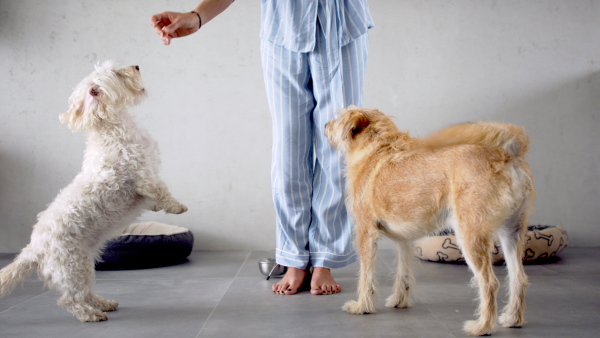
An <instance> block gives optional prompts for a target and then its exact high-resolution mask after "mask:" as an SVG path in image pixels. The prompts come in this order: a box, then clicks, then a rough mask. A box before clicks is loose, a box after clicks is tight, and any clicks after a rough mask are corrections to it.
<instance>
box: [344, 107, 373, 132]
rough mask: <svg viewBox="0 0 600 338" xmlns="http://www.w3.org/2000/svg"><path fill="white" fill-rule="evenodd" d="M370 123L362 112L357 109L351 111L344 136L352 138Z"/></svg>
mask: <svg viewBox="0 0 600 338" xmlns="http://www.w3.org/2000/svg"><path fill="white" fill-rule="evenodd" d="M370 123H371V121H370V120H369V119H368V118H367V117H366V116H365V114H363V113H362V112H360V111H357V110H354V111H351V112H350V115H349V118H348V123H347V124H346V129H345V133H344V136H345V137H346V138H347V139H353V138H355V137H356V136H357V135H358V134H360V133H362V132H363V131H364V130H365V128H366V127H368V126H369V124H370Z"/></svg>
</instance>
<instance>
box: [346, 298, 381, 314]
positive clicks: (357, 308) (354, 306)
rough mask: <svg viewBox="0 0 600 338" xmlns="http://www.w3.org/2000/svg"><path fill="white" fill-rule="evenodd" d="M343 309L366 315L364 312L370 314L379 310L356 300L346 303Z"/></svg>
mask: <svg viewBox="0 0 600 338" xmlns="http://www.w3.org/2000/svg"><path fill="white" fill-rule="evenodd" d="M342 310H344V311H346V312H348V313H351V314H353V315H364V314H370V313H377V310H375V307H373V306H368V305H363V304H361V303H359V302H357V301H355V300H351V301H348V302H346V304H344V306H342Z"/></svg>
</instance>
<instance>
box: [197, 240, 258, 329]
mask: <svg viewBox="0 0 600 338" xmlns="http://www.w3.org/2000/svg"><path fill="white" fill-rule="evenodd" d="M250 255H252V250H250V251H248V254H247V255H246V258H245V259H244V262H243V263H242V265H240V268H239V269H238V271H237V272H236V274H235V276H234V277H233V278H232V279H231V282H230V283H229V286H228V287H227V290H225V292H224V293H223V297H225V295H226V294H227V292H228V291H229V289H231V285H233V282H234V281H235V280H236V279H237V277H238V276H239V274H240V271H242V268H243V267H244V265H246V262H248V259H249V258H250ZM223 297H221V299H219V301H218V302H217V304H215V307H213V309H212V311H210V314H209V315H208V317H206V320H205V321H204V324H202V327H200V330H199V331H198V334H197V335H196V338H198V337H200V334H201V333H202V330H204V327H205V326H206V323H208V321H209V320H210V317H212V315H213V313H214V312H215V310H216V309H217V308H218V307H219V304H221V301H222V300H223Z"/></svg>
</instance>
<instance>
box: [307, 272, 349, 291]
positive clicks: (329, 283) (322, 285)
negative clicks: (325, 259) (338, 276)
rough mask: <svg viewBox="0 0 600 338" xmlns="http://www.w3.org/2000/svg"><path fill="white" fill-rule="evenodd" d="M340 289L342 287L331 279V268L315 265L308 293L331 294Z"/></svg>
mask: <svg viewBox="0 0 600 338" xmlns="http://www.w3.org/2000/svg"><path fill="white" fill-rule="evenodd" d="M340 291H342V287H341V286H340V285H339V284H338V283H337V282H336V281H335V279H333V276H332V275H331V270H329V269H327V268H323V267H318V266H315V267H314V270H313V272H312V279H311V281H310V293H312V294H313V295H332V294H334V293H338V292H340Z"/></svg>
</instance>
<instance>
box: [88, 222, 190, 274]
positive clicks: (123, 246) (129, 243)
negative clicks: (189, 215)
mask: <svg viewBox="0 0 600 338" xmlns="http://www.w3.org/2000/svg"><path fill="white" fill-rule="evenodd" d="M193 246H194V235H193V234H192V232H191V231H190V230H189V229H187V228H183V227H180V226H176V225H169V224H163V223H157V222H145V223H133V224H131V225H129V226H128V227H127V228H126V229H125V230H124V231H123V234H122V235H120V236H119V237H117V238H115V239H113V240H111V241H109V242H108V243H107V244H106V247H105V248H104V250H103V253H102V256H101V260H100V261H99V262H97V263H96V270H132V269H149V268H156V267H162V266H169V265H174V264H179V263H183V262H185V261H186V259H187V257H188V256H189V255H190V253H191V252H192V247H193Z"/></svg>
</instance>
